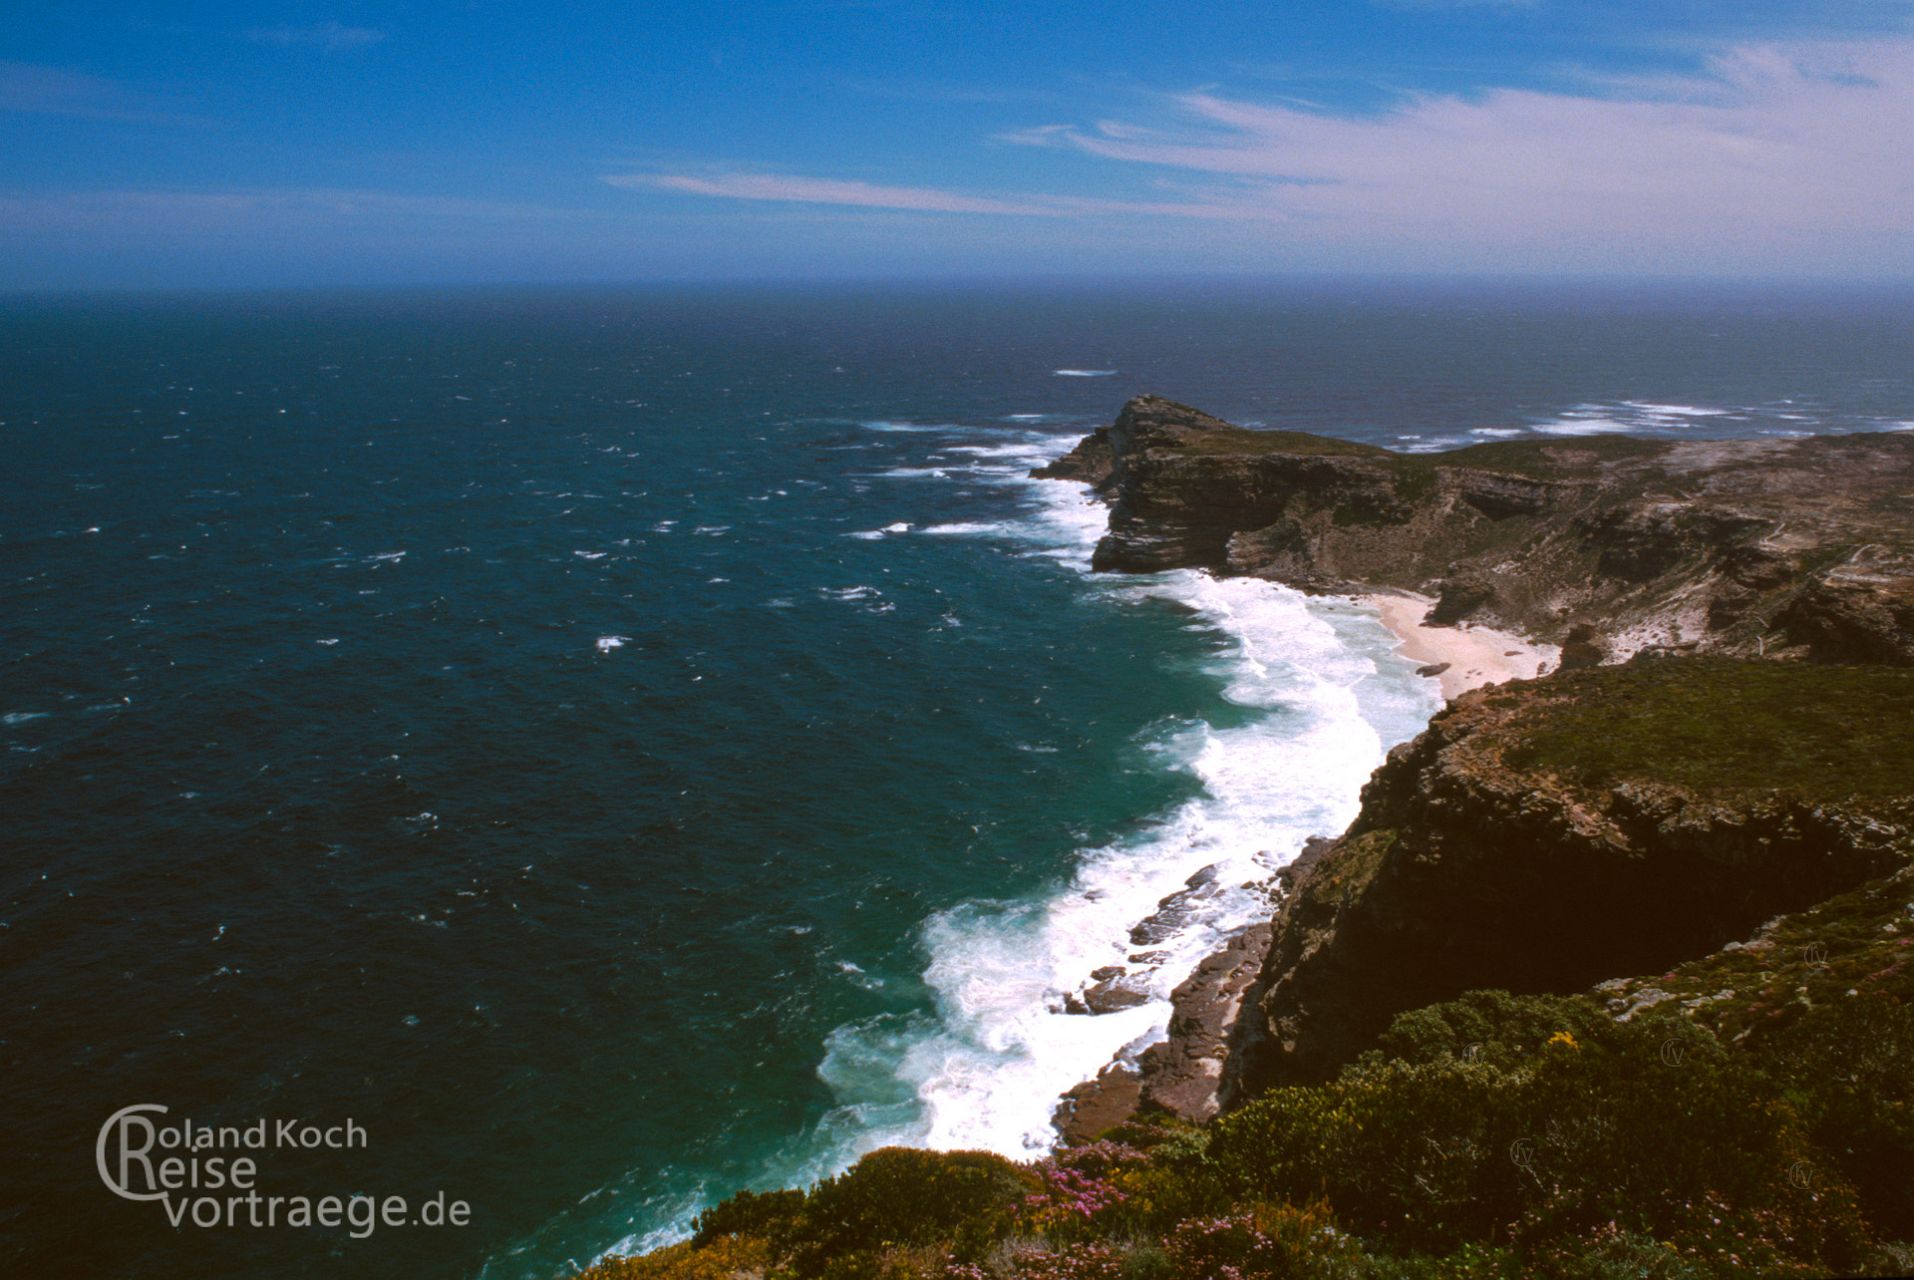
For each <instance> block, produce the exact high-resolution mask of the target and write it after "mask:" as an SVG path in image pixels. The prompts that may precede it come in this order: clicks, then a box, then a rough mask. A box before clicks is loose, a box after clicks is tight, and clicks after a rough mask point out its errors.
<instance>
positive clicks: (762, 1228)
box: [692, 1191, 804, 1245]
mask: <svg viewBox="0 0 1914 1280" xmlns="http://www.w3.org/2000/svg"><path fill="white" fill-rule="evenodd" d="M803 1211H804V1193H803V1192H802V1191H740V1192H738V1194H736V1195H734V1196H732V1197H731V1198H730V1199H729V1200H726V1201H724V1202H723V1203H722V1204H718V1205H714V1206H712V1207H711V1208H709V1209H706V1210H705V1211H704V1212H703V1213H701V1214H699V1215H698V1217H697V1221H696V1222H695V1223H694V1224H693V1231H694V1234H693V1235H692V1240H693V1241H694V1242H695V1243H697V1244H701V1245H703V1244H709V1243H711V1242H712V1241H713V1240H715V1239H717V1238H718V1237H719V1236H728V1235H757V1236H773V1237H775V1236H777V1235H780V1234H784V1233H785V1232H787V1231H788V1230H789V1228H790V1226H791V1224H792V1223H794V1222H795V1221H796V1220H797V1218H798V1216H799V1215H800V1214H802V1213H803Z"/></svg>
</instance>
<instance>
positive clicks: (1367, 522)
mask: <svg viewBox="0 0 1914 1280" xmlns="http://www.w3.org/2000/svg"><path fill="white" fill-rule="evenodd" d="M1036 474H1038V475H1040V476H1046V477H1051V478H1064V479H1075V480H1083V481H1086V482H1088V483H1090V484H1092V485H1094V486H1095V487H1096V488H1097V489H1098V491H1099V492H1101V493H1102V494H1104V495H1105V496H1106V497H1107V498H1108V499H1109V500H1110V502H1111V515H1110V531H1109V533H1108V535H1107V536H1106V537H1105V538H1104V539H1103V541H1102V543H1101V544H1100V545H1099V546H1098V548H1097V552H1096V557H1095V566H1096V567H1097V568H1099V569H1106V570H1130V571H1151V570H1157V569H1166V568H1174V567H1183V566H1194V567H1203V568H1208V569H1211V570H1213V571H1216V572H1219V573H1231V574H1251V575H1256V576H1260V577H1267V578H1272V579H1275V580H1277V581H1281V582H1284V583H1287V584H1289V585H1291V586H1295V587H1298V588H1301V589H1303V590H1310V591H1324V592H1342V591H1358V590H1368V589H1374V588H1400V589H1407V590H1416V591H1423V592H1427V593H1428V594H1430V595H1433V596H1436V597H1437V599H1438V602H1437V606H1436V609H1435V611H1434V613H1433V615H1432V621H1435V622H1437V623H1444V622H1448V623H1453V622H1460V621H1464V620H1472V621H1480V622H1486V623H1490V624H1493V625H1499V626H1503V627H1508V628H1512V629H1516V630H1521V631H1526V632H1528V633H1530V634H1532V635H1535V636H1536V637H1538V638H1540V639H1543V640H1548V641H1552V642H1555V643H1563V642H1570V641H1572V642H1573V643H1572V645H1571V654H1572V656H1574V657H1576V658H1577V659H1578V660H1579V661H1581V662H1584V663H1586V662H1593V661H1599V660H1602V659H1603V658H1607V659H1610V660H1619V659H1621V658H1625V657H1627V656H1629V655H1631V654H1633V653H1636V652H1640V651H1642V650H1646V649H1657V650H1664V651H1673V652H1717V653H1728V654H1738V655H1746V656H1800V657H1812V658H1819V659H1831V660H1837V661H1874V662H1893V663H1914V434H1908V433H1886V434H1878V435H1857V436H1823V437H1813V438H1806V439H1800V440H1758V441H1726V442H1723V441H1711V442H1696V443H1675V442H1665V441H1650V440H1638V439H1632V438H1628V437H1621V436H1593V437H1582V438H1578V439H1575V440H1572V441H1549V440H1535V441H1503V442H1497V443H1494V444H1484V445H1477V446H1473V447H1471V448H1468V449H1462V450H1457V451H1454V452H1451V453H1443V454H1424V455H1410V454H1398V453H1392V452H1390V451H1389V450H1386V449H1378V448H1373V447H1370V446H1366V445H1359V444H1355V443H1352V442H1349V441H1343V440H1334V439H1330V438H1327V437H1321V436H1312V435H1307V434H1304V433H1300V432H1268V431H1246V430H1243V429H1241V428H1238V427H1234V426H1231V425H1230V424H1228V423H1226V422H1223V421H1221V420H1220V419H1217V418H1213V417H1211V416H1209V415H1208V414H1204V413H1201V412H1199V411H1197V410H1195V409H1191V408H1189V407H1187V406H1184V405H1179V404H1176V403H1174V402H1172V401H1168V400H1164V399H1161V398H1158V397H1150V396H1145V397H1140V398H1138V399H1136V400H1133V401H1131V402H1130V403H1129V404H1127V405H1125V406H1124V408H1123V411H1122V412H1121V413H1120V414H1119V415H1118V417H1117V419H1116V421H1115V422H1114V423H1113V424H1111V425H1110V426H1109V427H1105V428H1101V429H1099V430H1098V431H1096V432H1094V433H1093V434H1091V435H1090V436H1088V437H1086V438H1085V439H1084V440H1083V441H1082V442H1081V443H1080V444H1079V445H1078V446H1077V447H1076V449H1074V450H1072V451H1071V452H1070V453H1069V454H1067V455H1065V456H1064V457H1063V458H1061V459H1059V460H1058V461H1057V462H1055V463H1053V464H1051V465H1050V466H1049V467H1046V468H1042V469H1040V470H1039V471H1038V472H1037V473H1036Z"/></svg>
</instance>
